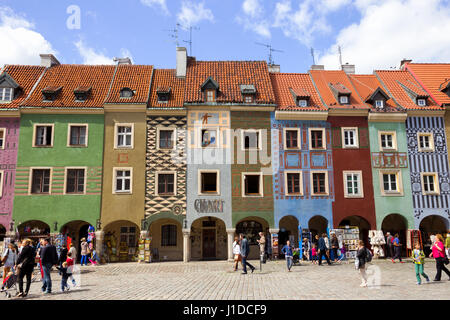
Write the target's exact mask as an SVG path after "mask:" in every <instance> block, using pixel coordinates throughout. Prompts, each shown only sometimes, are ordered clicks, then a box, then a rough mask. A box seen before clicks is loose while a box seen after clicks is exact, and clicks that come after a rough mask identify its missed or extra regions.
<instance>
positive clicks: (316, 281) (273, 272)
mask: <svg viewBox="0 0 450 320" xmlns="http://www.w3.org/2000/svg"><path fill="white" fill-rule="evenodd" d="M251 263H252V264H254V265H255V266H258V267H259V262H258V261H251ZM371 269H374V270H375V271H379V273H376V274H379V275H380V277H376V276H375V277H373V278H374V279H375V280H377V281H378V279H379V281H380V282H379V286H376V287H369V288H360V287H359V284H360V278H359V274H358V272H357V271H356V270H355V269H354V265H353V263H350V264H342V265H333V266H326V265H324V266H321V267H319V266H317V265H311V264H310V263H305V262H303V263H302V266H294V267H293V268H292V272H287V271H286V264H285V261H284V260H280V261H269V262H267V264H265V265H263V271H262V272H260V271H259V269H257V270H256V271H255V272H254V273H253V274H251V273H250V272H249V274H247V275H241V271H237V272H233V271H232V265H231V263H229V262H225V261H209V262H204V261H202V262H190V263H187V264H186V263H183V262H163V263H150V264H138V263H121V264H109V265H102V266H98V267H94V266H88V267H83V268H82V274H81V275H80V276H81V281H82V283H81V287H79V288H74V289H72V290H70V291H69V292H68V293H59V289H60V282H61V277H60V276H59V275H58V273H57V272H54V273H53V274H52V279H53V294H51V295H45V296H44V295H43V294H42V293H40V286H41V283H39V282H37V283H33V284H32V287H31V292H30V295H29V296H28V297H27V298H26V300H36V299H41V300H59V299H64V300H66V299H69V300H72V299H75V300H78V299H79V300H94V299H99V300H108V299H121V300H143V299H169V300H185V299H200V300H211V299H212V300H216V299H217V300H222V299H226V300H246V299H248V300H253V299H263V300H264V299H277V300H278V299H295V300H298V299H308V300H314V299H361V300H376V299H450V281H447V276H446V275H445V274H443V276H442V279H443V280H444V281H441V282H437V283H434V282H430V283H423V284H422V285H421V286H418V285H416V278H415V273H414V265H413V264H412V263H410V262H408V263H406V264H399V263H396V264H392V263H391V262H389V261H374V263H373V264H372V266H371ZM425 272H426V273H427V274H428V275H429V277H430V278H431V279H433V278H434V275H435V272H436V269H435V263H434V261H432V260H429V261H427V263H426V264H425ZM0 299H6V298H5V297H4V296H2V297H1V298H0ZM19 299H20V298H19Z"/></svg>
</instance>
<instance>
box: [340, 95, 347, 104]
mask: <svg viewBox="0 0 450 320" xmlns="http://www.w3.org/2000/svg"><path fill="white" fill-rule="evenodd" d="M339 103H340V104H348V96H339Z"/></svg>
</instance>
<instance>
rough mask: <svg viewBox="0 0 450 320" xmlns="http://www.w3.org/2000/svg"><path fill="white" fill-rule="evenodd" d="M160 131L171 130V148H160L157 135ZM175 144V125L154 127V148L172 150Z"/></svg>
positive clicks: (158, 135)
mask: <svg viewBox="0 0 450 320" xmlns="http://www.w3.org/2000/svg"><path fill="white" fill-rule="evenodd" d="M160 131H172V145H173V146H172V148H160V146H159V137H160V134H159V133H160ZM176 146H177V128H176V127H161V126H159V127H156V150H167V151H169V150H174V149H175V148H176Z"/></svg>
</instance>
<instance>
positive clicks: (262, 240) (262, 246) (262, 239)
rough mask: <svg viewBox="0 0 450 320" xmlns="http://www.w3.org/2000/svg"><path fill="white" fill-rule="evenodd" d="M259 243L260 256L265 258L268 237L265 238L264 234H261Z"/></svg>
mask: <svg viewBox="0 0 450 320" xmlns="http://www.w3.org/2000/svg"><path fill="white" fill-rule="evenodd" d="M257 241H258V243H259V255H260V256H263V257H264V255H265V253H266V250H265V248H266V237H265V236H264V233H262V232H260V233H259V240H257Z"/></svg>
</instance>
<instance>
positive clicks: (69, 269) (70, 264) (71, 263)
mask: <svg viewBox="0 0 450 320" xmlns="http://www.w3.org/2000/svg"><path fill="white" fill-rule="evenodd" d="M74 261H75V260H74V259H72V253H71V252H70V251H69V252H68V253H67V260H66V263H67V274H68V278H71V280H72V285H73V286H74V287H75V286H76V285H77V284H76V282H75V278H74V277H73V269H74V265H75V264H74Z"/></svg>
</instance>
